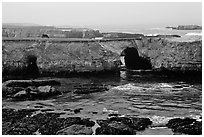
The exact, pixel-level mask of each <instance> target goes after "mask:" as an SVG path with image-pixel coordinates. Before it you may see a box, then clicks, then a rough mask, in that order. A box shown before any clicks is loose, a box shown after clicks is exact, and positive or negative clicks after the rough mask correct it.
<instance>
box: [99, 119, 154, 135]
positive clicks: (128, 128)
mask: <svg viewBox="0 0 204 137" xmlns="http://www.w3.org/2000/svg"><path fill="white" fill-rule="evenodd" d="M97 123H98V124H99V125H100V127H99V128H97V129H96V134H97V135H135V134H136V131H141V130H144V129H145V128H147V127H148V126H149V125H151V124H152V122H151V121H150V119H148V118H136V117H117V116H116V117H115V116H114V117H110V118H109V119H107V120H97Z"/></svg>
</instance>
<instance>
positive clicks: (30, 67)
mask: <svg viewBox="0 0 204 137" xmlns="http://www.w3.org/2000/svg"><path fill="white" fill-rule="evenodd" d="M26 64H27V67H26V75H27V76H31V77H38V76H39V69H38V66H37V57H36V56H35V55H27V57H26Z"/></svg>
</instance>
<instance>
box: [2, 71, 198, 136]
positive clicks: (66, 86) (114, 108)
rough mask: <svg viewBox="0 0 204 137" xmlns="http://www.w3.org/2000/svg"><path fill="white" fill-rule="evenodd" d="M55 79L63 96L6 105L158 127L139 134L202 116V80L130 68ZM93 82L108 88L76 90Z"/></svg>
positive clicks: (5, 102)
mask: <svg viewBox="0 0 204 137" xmlns="http://www.w3.org/2000/svg"><path fill="white" fill-rule="evenodd" d="M41 79H47V78H41ZM52 79H53V78H52ZM54 79H56V80H59V81H60V82H61V86H60V87H57V89H58V90H61V91H64V92H65V93H64V94H63V95H60V96H56V97H53V98H50V99H47V100H36V101H15V102H13V101H10V100H8V99H7V100H6V99H5V100H3V102H2V104H3V108H4V107H9V108H16V109H22V108H37V109H53V111H55V112H64V113H65V114H64V115H61V116H62V117H70V116H80V117H86V118H87V117H88V118H91V119H92V120H97V119H106V118H107V116H108V114H110V113H119V114H124V115H132V116H138V117H148V118H150V119H151V120H152V121H153V125H152V127H158V128H150V129H148V130H146V131H144V132H143V133H140V134H156V133H157V134H172V133H171V132H170V131H169V129H165V128H161V127H164V125H165V124H166V123H167V122H168V120H169V119H172V118H174V117H192V118H196V119H198V120H199V119H200V116H201V115H202V114H201V113H202V102H201V101H202V83H201V81H199V80H192V79H190V80H189V79H188V80H187V79H183V78H169V77H161V76H159V75H154V74H152V73H151V72H146V73H142V72H127V71H121V73H120V76H100V77H99V76H98V77H81V78H54ZM91 83H94V84H99V85H101V84H103V85H104V86H107V87H108V90H107V91H105V92H97V93H91V94H82V95H78V94H74V93H73V90H74V88H75V87H76V86H77V85H79V84H91ZM77 108H81V111H80V113H77V114H75V113H74V111H73V110H74V109H77ZM159 127H160V128H159Z"/></svg>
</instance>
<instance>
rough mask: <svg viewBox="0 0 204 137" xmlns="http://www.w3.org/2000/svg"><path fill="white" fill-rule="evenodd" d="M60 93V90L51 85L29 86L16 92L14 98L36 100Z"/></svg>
mask: <svg viewBox="0 0 204 137" xmlns="http://www.w3.org/2000/svg"><path fill="white" fill-rule="evenodd" d="M60 94H61V92H60V91H57V90H56V89H55V88H54V87H51V86H39V87H27V88H25V90H23V91H20V92H18V93H16V94H15V95H14V96H13V98H14V99H16V100H35V99H45V98H47V97H50V96H54V95H60Z"/></svg>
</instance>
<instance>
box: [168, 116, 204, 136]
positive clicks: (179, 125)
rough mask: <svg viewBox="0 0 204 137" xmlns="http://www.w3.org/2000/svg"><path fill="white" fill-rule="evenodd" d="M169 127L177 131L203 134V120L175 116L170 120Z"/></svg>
mask: <svg viewBox="0 0 204 137" xmlns="http://www.w3.org/2000/svg"><path fill="white" fill-rule="evenodd" d="M166 126H167V127H168V128H171V129H172V130H173V132H175V133H183V134H188V135H201V134H202V122H201V121H196V120H195V119H191V118H184V119H181V118H175V119H171V120H169V121H168V123H167V125H166Z"/></svg>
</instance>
